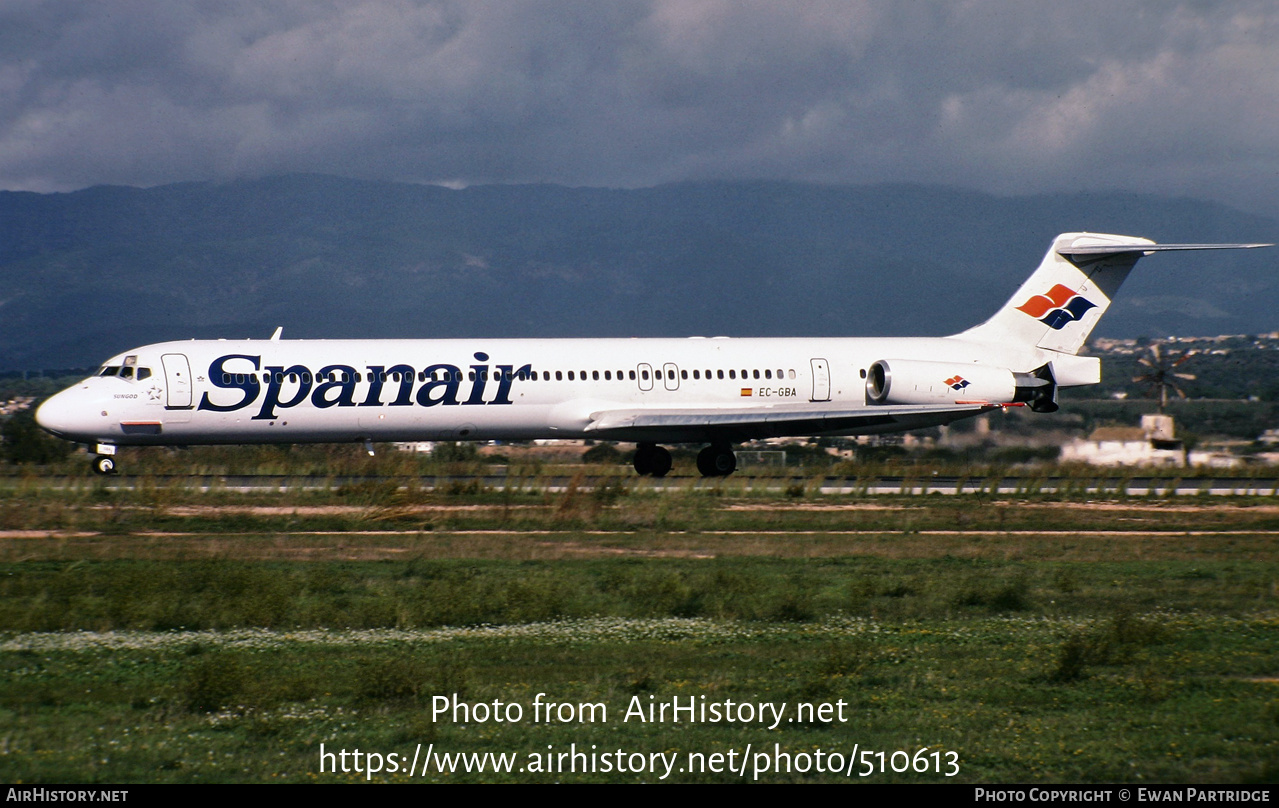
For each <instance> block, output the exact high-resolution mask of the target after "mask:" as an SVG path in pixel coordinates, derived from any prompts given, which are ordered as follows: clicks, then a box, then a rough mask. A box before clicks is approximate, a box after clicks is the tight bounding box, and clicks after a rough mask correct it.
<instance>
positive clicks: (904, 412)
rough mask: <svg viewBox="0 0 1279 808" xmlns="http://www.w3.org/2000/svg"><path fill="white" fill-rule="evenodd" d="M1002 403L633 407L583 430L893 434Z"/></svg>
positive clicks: (609, 433) (659, 435)
mask: <svg viewBox="0 0 1279 808" xmlns="http://www.w3.org/2000/svg"><path fill="white" fill-rule="evenodd" d="M1000 406H1001V405H999V404H988V403H979V402H977V403H972V404H935V405H915V406H891V405H890V406H883V407H856V408H851V407H845V408H831V407H829V406H826V407H822V406H820V405H814V404H809V405H803V406H784V405H783V406H777V407H753V408H745V407H739V408H705V409H632V410H604V411H600V412H594V413H591V419H590V424H589V425H588V426H587V427H586V429H585V431H586V432H589V433H594V434H595V435H598V436H599V437H600V438H601V439H603V440H626V441H654V442H667V443H695V442H699V441H701V442H706V441H710V442H714V441H732V442H740V441H743V440H758V439H760V438H780V437H793V436H807V435H859V434H870V433H876V432H897V431H901V430H903V429H916V428H923V427H929V426H936V425H938V424H945V423H950V422H951V421H956V420H959V419H961V418H967V417H970V416H973V415H980V414H981V413H983V412H989V411H990V410H993V409H997V408H999V407H1000Z"/></svg>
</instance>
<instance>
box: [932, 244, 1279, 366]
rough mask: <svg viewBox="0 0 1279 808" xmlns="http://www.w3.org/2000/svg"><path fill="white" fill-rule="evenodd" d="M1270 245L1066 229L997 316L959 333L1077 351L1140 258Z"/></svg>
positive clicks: (985, 339)
mask: <svg viewBox="0 0 1279 808" xmlns="http://www.w3.org/2000/svg"><path fill="white" fill-rule="evenodd" d="M1269 246H1273V245H1269V244H1156V243H1154V242H1153V241H1150V240H1149V239H1144V238H1133V237H1131V236H1112V235H1106V234H1102V233H1063V234H1062V235H1060V236H1058V237H1057V238H1056V239H1054V240H1053V245H1052V248H1051V249H1049V250H1048V254H1047V255H1045V256H1044V260H1043V262H1042V263H1040V265H1039V269H1037V270H1035V273H1034V274H1033V275H1031V276H1030V278H1029V279H1028V280H1027V281H1026V282H1025V283H1023V284H1022V285H1021V288H1020V289H1018V290H1017V293H1016V294H1014V295H1013V296H1012V298H1011V299H1010V300H1009V301H1008V302H1007V303H1005V304H1004V307H1003V308H1001V309H1000V310H999V311H998V312H996V313H995V316H994V317H991V318H990V319H989V320H987V321H986V322H984V323H982V324H981V325H979V326H976V327H974V328H970V329H968V330H967V331H965V332H963V333H962V334H958V335H956V336H959V337H963V338H965V339H971V340H976V341H981V342H997V343H1005V344H1006V343H1010V342H1011V343H1015V344H1021V345H1034V346H1037V347H1039V348H1044V349H1046V350H1050V351H1058V352H1060V353H1066V354H1077V353H1079V350H1080V349H1081V348H1082V347H1083V345H1084V342H1085V341H1086V340H1087V339H1088V335H1089V334H1091V333H1092V330H1093V328H1095V327H1096V325H1097V323H1098V321H1100V320H1101V316H1102V315H1103V314H1105V313H1106V309H1108V308H1110V301H1111V299H1112V298H1114V296H1115V293H1116V292H1118V291H1119V287H1120V286H1121V285H1122V284H1123V282H1124V280H1125V279H1127V277H1128V273H1129V272H1130V271H1131V270H1132V268H1133V266H1134V265H1135V264H1136V263H1137V261H1138V260H1139V259H1140V258H1141V257H1142V256H1145V255H1149V254H1150V253H1153V252H1163V251H1170V250H1218V249H1244V248H1250V247H1269Z"/></svg>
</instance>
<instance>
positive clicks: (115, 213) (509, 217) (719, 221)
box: [0, 175, 1279, 371]
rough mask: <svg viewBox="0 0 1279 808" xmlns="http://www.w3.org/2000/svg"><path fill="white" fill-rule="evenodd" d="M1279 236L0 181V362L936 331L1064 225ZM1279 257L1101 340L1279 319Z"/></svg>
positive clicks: (1211, 274)
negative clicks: (542, 340)
mask: <svg viewBox="0 0 1279 808" xmlns="http://www.w3.org/2000/svg"><path fill="white" fill-rule="evenodd" d="M1073 230H1090V231H1095V232H1105V233H1120V234H1125V235H1138V236H1145V237H1148V238H1152V239H1155V240H1156V241H1175V242H1200V241H1205V242H1207V241H1266V242H1270V241H1276V240H1279V221H1276V220H1275V219H1271V218H1267V217H1263V216H1258V215H1254V214H1246V213H1242V212H1239V211H1237V210H1233V209H1231V208H1229V207H1227V206H1224V205H1220V204H1216V203H1211V202H1203V201H1197V200H1193V199H1179V198H1167V197H1158V196H1147V195H1139V194H1120V193H1096V194H1070V195H1052V196H1050V195H1041V196H1022V197H999V196H992V195H989V194H983V193H979V192H974V191H965V190H957V189H953V188H945V187H935V186H905V185H877V186H844V185H816V184H797V183H784V182H763V181H761V182H706V183H681V184H673V185H664V186H659V187H654V188H640V189H600V188H568V187H562V186H554V185H495V186H472V187H468V188H462V189H451V188H444V187H439V186H427V185H409V184H399V183H390V182H371V181H362V180H352V179H345V178H340V177H334V176H322V175H289V176H281V177H272V178H266V179H260V180H252V181H237V182H230V183H181V184H175V185H166V186H160V187H155V188H145V189H143V188H128V187H114V186H102V187H94V188H88V189H85V190H81V191H75V192H72V193H60V194H37V193H27V192H0V278H2V283H0V371H3V370H22V369H38V368H66V367H87V366H92V365H96V364H97V363H99V362H101V361H102V360H103V359H105V358H107V357H108V356H110V355H111V354H113V353H116V352H119V351H122V350H125V349H127V348H129V347H133V346H136V345H141V344H145V343H152V342H160V341H163V340H169V339H186V338H213V337H227V338H242V337H253V338H263V339H265V338H267V337H268V336H270V334H271V332H272V331H273V330H274V329H275V327H276V326H283V327H284V336H285V338H286V339H287V338H317V339H318V338H347V337H423V338H443V337H585V336H601V337H603V336H609V337H624V336H691V335H704V336H713V335H728V336H868V335H888V336H893V335H925V336H926V335H939V334H945V333H952V332H955V331H959V330H962V329H964V328H966V327H968V326H970V325H973V324H975V323H977V322H979V321H981V320H983V319H985V318H986V317H987V316H989V315H990V314H991V313H993V312H994V311H995V309H996V308H998V306H999V305H1000V304H1001V303H1002V302H1003V301H1004V300H1005V299H1006V298H1007V297H1008V296H1009V295H1011V294H1012V292H1013V291H1015V290H1016V288H1017V286H1018V285H1019V284H1020V283H1021V281H1022V280H1024V279H1025V277H1026V276H1027V275H1029V273H1030V272H1031V271H1032V270H1033V269H1034V267H1035V266H1036V265H1037V264H1038V262H1039V260H1040V259H1041V258H1042V256H1043V253H1044V251H1045V250H1046V249H1047V248H1048V246H1049V243H1050V241H1051V239H1052V238H1053V236H1055V235H1057V234H1058V233H1060V232H1066V231H1073ZM1277 261H1279V251H1277V250H1256V251H1247V252H1237V253H1236V252H1231V253H1192V254H1181V255H1165V256H1155V257H1152V258H1149V259H1147V260H1146V261H1143V262H1142V263H1141V264H1140V265H1139V266H1138V270H1137V271H1136V272H1135V273H1134V275H1133V277H1132V278H1131V279H1130V280H1129V282H1128V285H1127V286H1125V288H1124V290H1123V292H1122V293H1121V295H1120V297H1119V300H1118V302H1117V303H1116V305H1115V306H1114V307H1113V308H1112V309H1111V312H1110V313H1109V314H1108V315H1107V318H1106V319H1105V320H1104V321H1103V322H1102V325H1101V327H1100V328H1099V329H1098V331H1097V334H1098V335H1102V336H1112V337H1130V336H1143V335H1144V336H1164V335H1170V334H1177V335H1204V334H1222V333H1260V332H1270V331H1274V330H1276V329H1279V313H1277V312H1276V308H1277V306H1276V304H1277V303H1279V273H1276V272H1275V271H1274V265H1275V263H1276V262H1277Z"/></svg>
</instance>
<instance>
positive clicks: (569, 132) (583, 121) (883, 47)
mask: <svg viewBox="0 0 1279 808" xmlns="http://www.w3.org/2000/svg"><path fill="white" fill-rule="evenodd" d="M1277 40H1279V11H1275V10H1273V5H1272V4H1271V3H1269V2H1265V1H1264V0H1255V1H1254V2H1231V3H1221V4H1215V3H1206V2H1182V3H1176V2H1153V1H1152V2H1144V3H1143V2H1135V3H1113V2H1108V1H1107V2H1102V1H1100V0H1097V1H1091V2H1090V1H1088V0H1085V1H1084V2H1076V3H1056V2H1030V1H1026V2H1017V1H1014V0H1007V2H970V3H880V2H860V3H859V2H853V1H850V0H837V1H832V2H796V3H784V4H783V3H776V2H758V3H754V2H745V1H744V0H704V1H699V2H689V1H687V0H651V1H641V0H634V1H633V2H624V1H619V2H599V1H598V0H592V1H591V2H517V1H516V0H500V1H495V2H477V1H475V0H458V2H409V1H408V0H403V1H402V2H359V0H351V1H349V2H332V3H322V2H312V1H311V0H305V1H300V2H263V1H262V0H251V1H250V2H219V3H206V2H197V1H196V0H190V1H189V2H177V1H175V2H168V3H163V4H157V3H153V2H128V0H113V2H111V3H82V2H37V1H36V0H9V2H7V3H5V4H4V5H2V6H0V186H2V187H6V188H27V189H34V190H56V189H69V188H76V187H81V186H85V185H91V184H98V183H123V184H134V185H150V184H157V183H163V182H171V181H177V180H188V179H219V178H231V177H240V176H256V175H262V174H273V173H281V172H290V171H315V172H332V173H339V174H347V175H353V176H364V177H377V178H383V179H398V180H406V181H416V182H457V183H482V182H536V181H546V182H559V183H568V184H581V185H615V186H616V185H620V186H640V185H650V184H654V183H659V182H664V181H671V180H680V179H695V178H710V177H719V178H723V177H775V178H792V179H803V180H818V181H836V182H876V181H919V182H941V183H948V184H954V185H961V186H969V187H977V188H981V189H984V190H992V191H997V192H1010V193H1011V192H1018V193H1024V192H1036V191H1055V190H1080V189H1087V188H1090V187H1100V188H1126V189H1131V190H1139V191H1151V192H1159V193H1169V194H1183V195H1189V196H1203V197H1210V198H1217V199H1225V200H1235V201H1237V202H1239V203H1240V204H1245V205H1248V206H1252V207H1262V208H1266V209H1272V208H1273V207H1274V203H1275V202H1276V199H1279V195H1277V194H1276V191H1277V190H1279V188H1277V185H1276V183H1277V180H1279V135H1277V134H1276V133H1279V103H1276V94H1277V90H1276V84H1275V78H1274V77H1275V76H1276V75H1279V49H1276V48H1274V46H1273V43H1274V42H1275V41H1277Z"/></svg>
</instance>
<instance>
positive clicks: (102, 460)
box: [93, 455, 115, 474]
mask: <svg viewBox="0 0 1279 808" xmlns="http://www.w3.org/2000/svg"><path fill="white" fill-rule="evenodd" d="M93 470H94V471H96V472H97V473H98V474H115V458H114V457H112V456H111V455H97V456H96V457H94V458H93Z"/></svg>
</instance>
